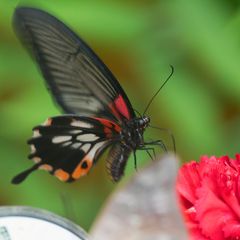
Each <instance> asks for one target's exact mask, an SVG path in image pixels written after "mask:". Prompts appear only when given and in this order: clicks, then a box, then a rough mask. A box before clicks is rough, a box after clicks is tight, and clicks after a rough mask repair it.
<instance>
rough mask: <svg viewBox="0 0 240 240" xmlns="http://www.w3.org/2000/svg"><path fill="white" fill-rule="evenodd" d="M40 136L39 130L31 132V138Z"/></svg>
mask: <svg viewBox="0 0 240 240" xmlns="http://www.w3.org/2000/svg"><path fill="white" fill-rule="evenodd" d="M40 136H41V134H40V132H39V130H34V131H33V137H40Z"/></svg>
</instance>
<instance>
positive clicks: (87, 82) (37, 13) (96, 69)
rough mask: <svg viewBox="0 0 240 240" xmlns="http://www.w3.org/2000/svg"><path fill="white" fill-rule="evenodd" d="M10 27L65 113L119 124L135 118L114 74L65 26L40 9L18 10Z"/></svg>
mask: <svg viewBox="0 0 240 240" xmlns="http://www.w3.org/2000/svg"><path fill="white" fill-rule="evenodd" d="M13 26H14V29H15V32H16V34H17V36H18V37H19V38H20V40H21V41H22V42H23V43H24V45H25V46H26V47H27V49H28V50H29V52H30V54H31V55H32V56H33V58H34V59H35V61H36V62H37V63H38V65H39V67H40V70H41V72H42V74H43V76H44V78H45V80H46V82H47V85H48V87H49V88H50V91H51V92H52V94H53V97H54V99H55V100H56V101H57V103H58V104H59V105H60V106H61V107H62V109H63V110H64V111H65V112H66V113H71V114H72V113H74V114H81V115H83V116H96V117H102V118H108V119H111V120H115V121H116V120H117V121H119V122H122V121H123V120H124V119H125V120H129V119H131V118H133V117H134V116H135V113H134V111H133V108H132V106H131V104H130V101H129V100H128V97H127V95H126V94H125V92H124V90H123V89H122V87H121V86H120V84H119V83H118V81H117V80H116V78H115V77H114V76H113V74H112V73H111V72H110V71H109V69H108V68H107V67H106V66H105V64H104V63H103V62H102V61H101V60H100V59H99V58H98V56H97V55H96V54H95V53H94V52H93V51H92V50H91V49H90V48H89V47H88V45H87V44H86V43H85V42H84V41H83V40H82V39H81V38H79V37H78V36H77V35H76V34H75V33H74V32H73V31H72V30H70V29H69V28H68V27H67V26H66V25H65V24H64V23H62V22H61V21H59V20H58V19H57V18H55V17H53V16H52V15H50V14H48V13H46V12H44V11H42V10H39V9H34V8H26V7H20V8H17V10H16V11H15V14H14V19H13Z"/></svg>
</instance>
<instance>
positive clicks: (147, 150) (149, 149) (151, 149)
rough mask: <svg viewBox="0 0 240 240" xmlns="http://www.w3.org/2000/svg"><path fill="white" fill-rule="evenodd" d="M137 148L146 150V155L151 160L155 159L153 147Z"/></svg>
mask: <svg viewBox="0 0 240 240" xmlns="http://www.w3.org/2000/svg"><path fill="white" fill-rule="evenodd" d="M139 150H144V151H146V152H147V154H148V156H149V157H150V158H151V159H152V160H155V159H156V153H155V149H154V148H153V147H142V148H140V149H139ZM150 151H152V153H153V156H152V154H151V153H150Z"/></svg>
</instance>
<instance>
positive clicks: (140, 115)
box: [133, 109, 142, 117]
mask: <svg viewBox="0 0 240 240" xmlns="http://www.w3.org/2000/svg"><path fill="white" fill-rule="evenodd" d="M133 110H134V112H136V113H137V114H138V115H139V117H142V114H141V113H140V112H139V111H138V110H136V109H133Z"/></svg>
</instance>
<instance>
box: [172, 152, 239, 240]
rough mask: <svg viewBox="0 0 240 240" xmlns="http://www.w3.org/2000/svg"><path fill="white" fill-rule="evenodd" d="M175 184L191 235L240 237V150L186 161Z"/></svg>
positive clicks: (199, 238)
mask: <svg viewBox="0 0 240 240" xmlns="http://www.w3.org/2000/svg"><path fill="white" fill-rule="evenodd" d="M176 187H177V194H178V197H179V202H180V207H181V210H182V213H183V215H184V218H185V221H186V225H187V228H188V230H189V233H190V239H192V240H206V239H209V240H223V239H224V240H237V239H240V154H238V155H236V159H230V158H229V157H228V156H224V157H220V158H217V157H215V156H213V157H210V158H209V157H207V156H203V157H201V160H200V162H199V163H197V162H194V161H192V162H190V163H187V164H184V165H183V166H182V167H181V168H180V170H179V174H178V178H177V185H176Z"/></svg>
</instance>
